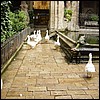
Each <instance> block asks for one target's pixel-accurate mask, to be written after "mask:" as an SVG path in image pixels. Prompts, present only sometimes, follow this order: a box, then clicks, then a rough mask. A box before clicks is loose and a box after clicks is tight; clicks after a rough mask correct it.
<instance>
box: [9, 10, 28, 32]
mask: <svg viewBox="0 0 100 100" xmlns="http://www.w3.org/2000/svg"><path fill="white" fill-rule="evenodd" d="M9 18H10V21H11V25H12V28H13V30H14V31H16V32H20V31H21V30H23V29H24V28H26V27H27V22H26V20H27V16H26V14H25V12H24V11H19V10H18V11H16V12H14V13H13V12H9Z"/></svg>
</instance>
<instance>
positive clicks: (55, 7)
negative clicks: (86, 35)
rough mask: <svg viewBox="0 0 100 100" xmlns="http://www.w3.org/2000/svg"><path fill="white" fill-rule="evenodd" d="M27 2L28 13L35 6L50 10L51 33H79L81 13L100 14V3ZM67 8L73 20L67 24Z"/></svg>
mask: <svg viewBox="0 0 100 100" xmlns="http://www.w3.org/2000/svg"><path fill="white" fill-rule="evenodd" d="M25 2H26V3H25V5H26V4H27V6H28V9H27V11H28V10H33V9H34V5H38V7H39V9H41V7H42V9H43V8H44V9H48V10H49V15H50V17H49V21H48V24H49V29H50V31H54V30H64V29H65V28H67V29H68V30H71V31H77V30H78V29H79V28H80V26H79V19H80V18H79V15H80V13H86V12H87V11H89V10H91V11H93V13H96V14H98V13H99V3H98V1H25ZM46 2H48V3H46ZM40 3H41V5H40ZM86 3H87V4H86ZM22 4H23V1H21V5H22ZM45 4H46V5H45ZM92 4H94V5H92ZM39 5H40V6H39ZM88 5H89V6H88ZM44 6H46V7H44ZM65 8H67V9H70V10H72V18H71V21H69V22H67V21H66V20H65V18H64V9H65Z"/></svg>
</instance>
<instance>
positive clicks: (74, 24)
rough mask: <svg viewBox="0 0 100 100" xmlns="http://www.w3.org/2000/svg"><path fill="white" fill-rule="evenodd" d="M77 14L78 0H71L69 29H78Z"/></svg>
mask: <svg viewBox="0 0 100 100" xmlns="http://www.w3.org/2000/svg"><path fill="white" fill-rule="evenodd" d="M78 16H79V1H72V20H71V26H70V28H71V30H73V31H75V30H77V29H78V18H79V17H78Z"/></svg>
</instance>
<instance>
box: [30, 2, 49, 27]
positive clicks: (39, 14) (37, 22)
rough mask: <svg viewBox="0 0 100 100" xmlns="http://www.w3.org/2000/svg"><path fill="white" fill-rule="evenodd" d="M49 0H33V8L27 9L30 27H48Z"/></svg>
mask: <svg viewBox="0 0 100 100" xmlns="http://www.w3.org/2000/svg"><path fill="white" fill-rule="evenodd" d="M49 13H50V11H49V2H48V1H34V2H33V10H30V11H29V16H30V25H31V27H32V28H37V27H41V28H42V27H46V28H48V27H49V19H50V16H49V15H50V14H49Z"/></svg>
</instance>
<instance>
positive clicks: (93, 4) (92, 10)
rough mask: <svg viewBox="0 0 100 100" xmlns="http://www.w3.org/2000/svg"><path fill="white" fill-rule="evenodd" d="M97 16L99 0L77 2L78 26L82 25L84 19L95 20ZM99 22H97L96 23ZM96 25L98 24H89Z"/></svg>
mask: <svg viewBox="0 0 100 100" xmlns="http://www.w3.org/2000/svg"><path fill="white" fill-rule="evenodd" d="M98 17H99V1H80V4H79V26H80V27H82V26H83V27H84V26H85V24H84V23H85V21H97V19H98ZM98 24H99V23H98ZM89 27H98V25H92V24H91V25H89Z"/></svg>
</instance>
